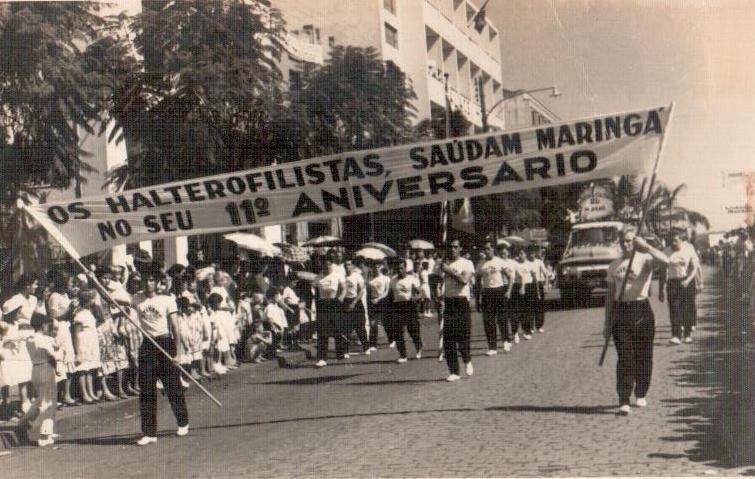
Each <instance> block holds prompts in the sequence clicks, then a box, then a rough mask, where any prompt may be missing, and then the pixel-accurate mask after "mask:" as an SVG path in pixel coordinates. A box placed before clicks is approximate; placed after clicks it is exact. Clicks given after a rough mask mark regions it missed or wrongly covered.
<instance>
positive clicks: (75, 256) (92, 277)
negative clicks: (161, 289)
mask: <svg viewBox="0 0 755 479" xmlns="http://www.w3.org/2000/svg"><path fill="white" fill-rule="evenodd" d="M22 208H23V209H24V211H26V212H27V213H28V214H29V215H30V216H31V217H32V218H34V219H35V220H36V217H35V216H34V214H33V213H31V212H30V211H29V209H28V208H27V207H26V204H23V205H22ZM37 222H38V223H40V222H39V221H37ZM40 224H41V225H42V227H44V224H43V223H40ZM48 232H49V233H51V234H52V236H53V237H55V234H54V233H53V232H50V231H48ZM59 243H60V245H61V246H62V247H63V249H65V250H66V252H67V253H68V255H69V256H70V257H71V258H73V260H74V261H75V262H76V264H77V265H78V266H79V268H81V269H82V271H84V273H85V274H86V275H87V278H88V279H89V280H91V281H92V283H93V284H94V286H95V287H96V288H97V290H98V291H99V293H100V294H101V295H102V296H103V297H104V298H105V299H107V300H108V301H109V302H110V304H112V305H113V306H115V307H116V308H117V309H118V311H119V312H120V313H121V314H122V315H123V316H124V317H125V318H126V319H127V320H128V322H130V323H131V324H133V325H134V326H135V327H136V329H138V330H139V332H140V333H142V335H143V336H144V337H145V338H147V340H148V341H149V342H151V343H152V345H153V346H154V347H155V348H156V349H157V350H158V351H160V352H161V353H162V354H163V355H164V356H165V357H166V358H168V360H169V361H170V362H171V363H173V364H174V365H175V366H176V368H178V370H179V371H180V372H181V373H183V375H184V376H186V377H188V378H189V379H190V380H191V381H192V382H193V383H194V384H196V385H197V387H198V388H199V390H200V391H202V392H203V393H204V394H205V395H206V396H207V397H208V398H210V400H212V402H214V403H215V404H216V405H217V406H218V407H223V404H222V403H221V402H220V401H218V400H217V399H216V398H215V396H213V395H212V393H210V391H208V390H207V389H206V388H205V387H204V386H202V385H201V384H200V383H199V381H197V380H196V379H195V378H194V377H193V376H192V375H191V374H189V373H188V372H186V370H185V369H184V368H183V367H182V366H181V365H180V364H178V363H175V362H174V361H173V356H171V355H170V354H168V352H167V351H166V350H165V349H163V348H162V346H160V345H159V344H158V343H157V341H155V339H154V338H153V337H152V336H150V335H149V333H147V332H146V331H144V329H142V327H141V325H140V324H139V323H138V321H134V320H133V319H131V316H130V315H129V314H128V313H127V312H126V310H125V309H123V307H122V306H121V305H120V304H118V302H117V301H115V300H114V299H113V298H112V296H110V293H109V292H108V290H107V288H105V286H104V285H103V284H102V283H100V281H99V280H98V279H97V277H96V276H95V275H94V273H93V272H92V271H90V270H89V268H87V267H86V266H84V264H83V263H82V262H81V259H80V258H79V255H78V253H76V251H75V250H70V249H69V248H68V247H66V242H61V241H59Z"/></svg>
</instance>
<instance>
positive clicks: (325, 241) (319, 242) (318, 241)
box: [301, 236, 343, 248]
mask: <svg viewBox="0 0 755 479" xmlns="http://www.w3.org/2000/svg"><path fill="white" fill-rule="evenodd" d="M341 244H343V240H342V239H341V238H339V237H338V236H318V237H317V238H313V239H311V240H307V241H305V242H304V243H302V244H301V245H302V246H314V247H315V248H320V247H327V246H341Z"/></svg>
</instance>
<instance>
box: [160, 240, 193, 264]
mask: <svg viewBox="0 0 755 479" xmlns="http://www.w3.org/2000/svg"><path fill="white" fill-rule="evenodd" d="M188 254H189V238H188V237H186V236H178V237H176V238H165V267H166V268H170V267H171V266H173V265H174V264H180V265H183V266H188V265H189V260H188V258H187V255H188Z"/></svg>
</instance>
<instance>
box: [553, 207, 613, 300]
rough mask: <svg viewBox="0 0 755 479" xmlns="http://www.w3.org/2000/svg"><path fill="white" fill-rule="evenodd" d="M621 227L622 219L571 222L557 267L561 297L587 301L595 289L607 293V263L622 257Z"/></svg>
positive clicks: (562, 298)
mask: <svg viewBox="0 0 755 479" xmlns="http://www.w3.org/2000/svg"><path fill="white" fill-rule="evenodd" d="M622 228H624V223H622V222H621V221H592V222H587V223H578V224H575V225H574V226H572V230H571V232H570V233H569V240H568V242H567V244H566V249H565V250H564V255H563V257H562V259H561V261H560V262H559V264H558V271H557V275H558V276H557V281H558V288H559V291H560V295H561V300H562V301H564V302H566V303H573V302H574V301H575V300H576V301H578V302H579V303H585V302H587V301H588V300H589V299H590V297H591V295H592V293H593V292H594V291H602V292H603V293H605V291H606V290H607V289H608V282H607V281H606V276H607V272H608V266H609V265H610V264H611V262H612V261H613V260H615V259H617V258H619V257H621V246H620V245H619V232H620V231H621V230H622Z"/></svg>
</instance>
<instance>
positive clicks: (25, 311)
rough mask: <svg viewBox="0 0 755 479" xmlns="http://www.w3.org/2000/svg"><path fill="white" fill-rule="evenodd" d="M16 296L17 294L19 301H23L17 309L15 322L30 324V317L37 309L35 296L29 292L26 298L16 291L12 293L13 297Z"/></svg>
mask: <svg viewBox="0 0 755 479" xmlns="http://www.w3.org/2000/svg"><path fill="white" fill-rule="evenodd" d="M16 296H19V297H20V299H21V301H22V302H23V306H21V308H20V309H19V310H18V316H17V317H16V318H17V319H16V322H17V323H18V324H31V317H32V316H34V311H35V310H36V309H37V297H36V296H34V295H33V294H31V295H29V297H28V298H27V297H26V296H24V295H23V294H21V293H18V294H16V295H14V296H13V298H15V297H16ZM13 298H11V299H13ZM9 301H10V300H9Z"/></svg>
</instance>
